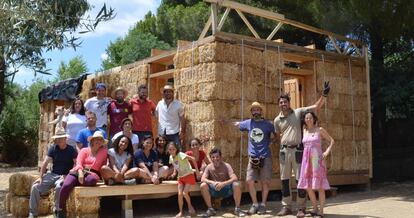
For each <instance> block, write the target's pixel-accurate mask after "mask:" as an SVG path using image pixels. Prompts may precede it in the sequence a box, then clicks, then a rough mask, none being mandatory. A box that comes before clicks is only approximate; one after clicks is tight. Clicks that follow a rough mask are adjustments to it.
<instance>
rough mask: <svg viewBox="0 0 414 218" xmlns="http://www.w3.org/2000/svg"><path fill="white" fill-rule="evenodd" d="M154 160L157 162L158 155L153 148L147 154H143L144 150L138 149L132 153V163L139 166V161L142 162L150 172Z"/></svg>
mask: <svg viewBox="0 0 414 218" xmlns="http://www.w3.org/2000/svg"><path fill="white" fill-rule="evenodd" d="M154 162H158V155H157V152H155V151H154V150H152V149H151V150H150V153H149V156H148V157H147V156H145V154H144V150H142V149H138V151H136V152H135V155H134V164H135V166H139V164H140V163H144V164H145V166H146V167H147V168H148V170H149V171H150V172H152V166H153V165H154Z"/></svg>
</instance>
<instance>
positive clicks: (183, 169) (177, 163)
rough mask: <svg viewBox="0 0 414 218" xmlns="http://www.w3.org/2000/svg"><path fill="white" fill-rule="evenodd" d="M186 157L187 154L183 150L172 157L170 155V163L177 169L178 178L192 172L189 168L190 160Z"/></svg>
mask: <svg viewBox="0 0 414 218" xmlns="http://www.w3.org/2000/svg"><path fill="white" fill-rule="evenodd" d="M186 157H187V155H186V154H184V153H183V152H179V153H178V154H177V155H176V156H175V157H174V158H173V156H172V155H170V164H172V165H173V166H174V168H175V169H176V170H177V172H178V178H180V177H183V176H186V175H189V174H191V173H193V168H191V164H190V162H189V161H188V160H187V159H185V158H186Z"/></svg>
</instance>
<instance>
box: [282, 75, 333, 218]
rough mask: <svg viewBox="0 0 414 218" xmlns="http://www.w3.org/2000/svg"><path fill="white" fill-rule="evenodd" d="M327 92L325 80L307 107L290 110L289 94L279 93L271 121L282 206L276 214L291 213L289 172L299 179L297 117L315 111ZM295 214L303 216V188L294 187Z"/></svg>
mask: <svg viewBox="0 0 414 218" xmlns="http://www.w3.org/2000/svg"><path fill="white" fill-rule="evenodd" d="M329 91H330V86H329V82H325V83H324V87H323V94H322V96H321V97H320V98H319V100H318V101H317V102H316V103H315V104H314V105H311V106H308V107H301V108H297V109H294V110H293V109H292V108H291V107H290V97H289V95H287V94H283V95H281V96H280V97H279V99H278V102H279V108H280V113H279V115H278V116H277V117H276V118H275V120H274V125H275V130H276V132H277V133H278V135H280V153H279V162H280V179H281V182H282V205H283V207H282V209H281V210H280V211H279V213H278V214H277V215H278V216H286V215H289V214H292V198H291V195H290V193H291V190H290V186H289V180H290V177H291V176H292V171H293V172H294V174H295V177H296V182H298V180H299V175H300V167H301V163H302V156H303V145H302V123H301V117H302V114H303V113H304V112H306V111H307V110H318V109H320V108H321V107H322V105H323V104H324V103H325V98H326V97H327V96H328V94H329ZM296 202H297V204H298V213H297V215H296V216H297V217H304V216H305V209H306V190H303V189H298V198H297V200H296Z"/></svg>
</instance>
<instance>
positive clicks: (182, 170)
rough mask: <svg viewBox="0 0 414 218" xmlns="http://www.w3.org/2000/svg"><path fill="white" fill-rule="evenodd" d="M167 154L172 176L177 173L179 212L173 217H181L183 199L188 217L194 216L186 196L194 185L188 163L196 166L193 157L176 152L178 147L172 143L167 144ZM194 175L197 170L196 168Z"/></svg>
mask: <svg viewBox="0 0 414 218" xmlns="http://www.w3.org/2000/svg"><path fill="white" fill-rule="evenodd" d="M168 152H169V153H170V164H172V165H173V166H174V172H173V176H175V175H177V173H178V177H177V178H178V208H179V210H180V212H179V213H178V214H177V215H176V216H175V217H182V216H183V215H184V213H183V204H184V201H183V198H185V200H186V202H187V205H188V212H189V213H190V215H191V216H192V215H195V213H196V211H195V210H194V207H193V205H192V204H191V198H190V195H189V194H188V193H189V191H190V188H191V185H195V184H196V180H195V177H194V172H193V169H192V168H191V164H190V161H192V162H193V163H194V165H197V163H196V162H195V159H194V157H191V156H188V155H186V154H185V153H183V152H179V151H178V146H177V145H176V144H175V143H174V142H170V143H168ZM196 173H199V172H198V168H197V167H196Z"/></svg>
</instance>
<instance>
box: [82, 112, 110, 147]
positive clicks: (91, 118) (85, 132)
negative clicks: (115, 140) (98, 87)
mask: <svg viewBox="0 0 414 218" xmlns="http://www.w3.org/2000/svg"><path fill="white" fill-rule="evenodd" d="M85 115H86V128H84V129H81V130H80V131H79V132H78V135H77V136H76V146H77V148H78V151H80V150H81V149H82V148H86V147H88V146H89V141H88V137H89V136H92V135H93V133H95V132H96V131H101V132H102V133H103V135H104V137H105V138H106V133H105V131H104V130H103V129H102V128H98V127H96V115H95V113H94V112H92V111H86V113H85Z"/></svg>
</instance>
